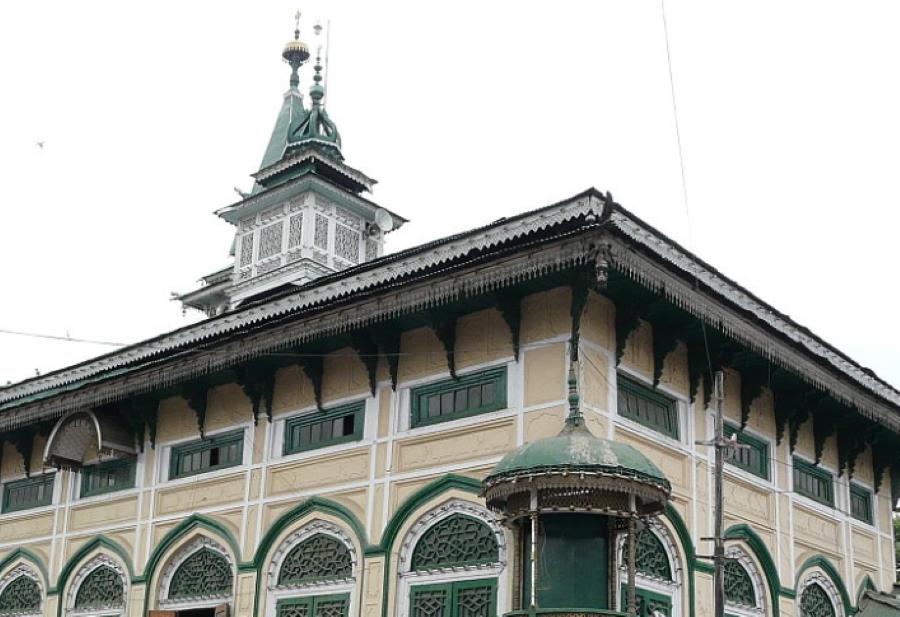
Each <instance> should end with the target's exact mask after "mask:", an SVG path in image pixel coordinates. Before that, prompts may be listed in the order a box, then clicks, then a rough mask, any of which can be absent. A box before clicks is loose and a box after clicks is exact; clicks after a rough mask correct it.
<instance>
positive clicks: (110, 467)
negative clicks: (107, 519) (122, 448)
mask: <svg viewBox="0 0 900 617" xmlns="http://www.w3.org/2000/svg"><path fill="white" fill-rule="evenodd" d="M136 475H137V460H136V459H133V458H131V459H115V460H111V461H105V462H103V463H97V464H96V465H89V466H87V467H85V468H84V469H82V471H81V496H82V497H93V496H94V495H104V494H106V493H114V492H115V491H124V490H126V489H129V488H134V480H135V476H136Z"/></svg>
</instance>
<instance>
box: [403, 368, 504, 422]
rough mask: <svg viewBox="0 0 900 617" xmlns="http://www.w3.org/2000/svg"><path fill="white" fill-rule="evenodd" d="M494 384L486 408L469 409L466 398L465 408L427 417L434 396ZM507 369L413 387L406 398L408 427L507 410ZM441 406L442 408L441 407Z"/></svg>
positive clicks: (490, 370) (491, 370) (480, 372)
mask: <svg viewBox="0 0 900 617" xmlns="http://www.w3.org/2000/svg"><path fill="white" fill-rule="evenodd" d="M487 384H493V385H494V396H493V401H491V402H490V403H488V404H486V405H482V404H480V402H479V405H478V406H476V407H471V408H470V407H468V397H467V398H466V402H467V406H466V408H465V409H463V410H461V411H453V412H450V413H447V414H442V415H439V416H431V417H429V415H428V412H429V409H428V406H429V399H430V398H431V397H433V396H435V395H438V396H440V395H443V394H451V395H452V393H455V392H463V391H466V390H467V389H468V388H471V387H474V386H479V385H482V386H483V385H487ZM506 390H507V386H506V366H501V367H497V368H492V369H487V370H484V371H478V372H477V373H471V374H469V375H463V376H461V377H457V378H456V379H444V380H441V381H439V382H436V383H430V384H427V385H424V386H418V387H416V388H413V389H412V391H411V392H410V395H409V401H410V403H409V408H410V428H417V427H420V426H429V425H431V424H439V423H441V422H448V421H450V420H457V419H459V418H467V417H469V416H476V415H479V414H483V413H489V412H491V411H497V410H498V409H505V408H506V404H507V403H506V394H507V392H506ZM442 406H443V405H442Z"/></svg>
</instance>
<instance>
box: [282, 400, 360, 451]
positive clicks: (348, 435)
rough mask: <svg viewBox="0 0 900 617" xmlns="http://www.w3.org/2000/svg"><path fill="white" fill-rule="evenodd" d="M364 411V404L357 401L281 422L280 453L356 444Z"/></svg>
mask: <svg viewBox="0 0 900 617" xmlns="http://www.w3.org/2000/svg"><path fill="white" fill-rule="evenodd" d="M365 411H366V405H365V402H363V401H359V402H357V403H350V404H348V405H341V406H340V407H335V408H334V409H326V410H325V411H320V412H315V413H309V414H304V415H302V416H297V417H295V418H289V419H288V420H286V421H285V423H284V447H283V449H282V452H283V454H294V453H296V452H304V451H306V450H315V449H316V448H324V447H326V446H333V445H336V444H339V443H347V442H350V441H359V440H360V439H362V436H363V426H364V423H365V416H366V414H365Z"/></svg>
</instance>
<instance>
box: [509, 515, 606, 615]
mask: <svg viewBox="0 0 900 617" xmlns="http://www.w3.org/2000/svg"><path fill="white" fill-rule="evenodd" d="M607 521H608V518H607V517H605V516H598V515H593V514H569V513H566V514H548V515H545V516H541V517H540V519H539V521H538V522H539V527H538V546H537V554H538V560H537V605H538V606H539V607H541V608H545V609H546V608H556V609H560V608H566V607H578V608H586V609H608V608H610V607H609V597H608V589H609V585H608V583H607V581H608V579H609V571H610V570H609V532H608V528H607ZM522 531H523V532H524V533H523V536H524V550H523V551H522V572H530V571H531V545H530V542H531V527H530V525H529V524H527V523H526V524H525V525H523V528H522ZM531 585H532V581H531V580H530V577H527V576H526V577H525V578H524V580H523V589H522V597H523V598H529V597H530V596H531Z"/></svg>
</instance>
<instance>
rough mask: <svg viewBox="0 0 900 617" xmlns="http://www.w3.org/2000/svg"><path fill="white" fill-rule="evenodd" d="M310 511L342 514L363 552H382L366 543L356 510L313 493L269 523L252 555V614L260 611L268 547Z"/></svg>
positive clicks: (270, 548) (373, 553)
mask: <svg viewBox="0 0 900 617" xmlns="http://www.w3.org/2000/svg"><path fill="white" fill-rule="evenodd" d="M310 512H321V513H322V514H329V515H331V516H336V517H338V518H340V519H341V520H342V521H344V522H345V523H347V525H349V526H350V528H351V529H352V530H353V533H354V534H355V535H356V538H357V540H358V541H359V544H360V546H361V547H362V549H363V551H362V552H363V554H364V555H377V554H380V551H378V550H372V549H373V548H376V547H372V546H370V545H369V544H367V541H366V530H365V528H364V527H363V525H362V523H361V522H360V521H359V519H358V518H356V515H355V514H353V512H351V511H350V510H349V509H347V508H346V507H345V506H342V505H341V504H339V503H337V502H336V501H331V500H330V499H325V498H324V497H310V498H309V499H307V500H305V501H302V502H300V503H299V504H297V505H296V506H294V507H293V508H291V509H290V510H288V511H287V512H285V513H284V514H282V515H281V516H279V517H278V518H277V519H276V520H275V522H274V523H272V524H271V525H270V526H269V528H268V530H266V533H265V535H263V537H262V538H261V539H260V541H259V545H258V546H257V548H256V552H255V553H254V555H253V571H254V572H256V589H255V593H254V594H253V596H254V599H253V615H257V614H259V600H260V596H261V595H263V594H261V593H260V590H259V586H260V584H263V583H264V581H263V566H264V565H265V564H266V557H267V556H268V554H269V551H271V550H272V546H273V545H274V543H275V540H276V539H278V536H279V535H281V533H282V532H284V530H285V529H286V528H287V527H288V526H289V525H290V524H291V523H293V522H294V521H297V520H299V519H301V518H303V517H304V516H306V515H307V514H308V513H310ZM359 576H360V578H362V577H363V576H364V568H360V574H359Z"/></svg>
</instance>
